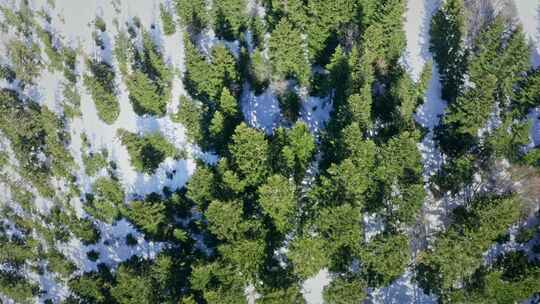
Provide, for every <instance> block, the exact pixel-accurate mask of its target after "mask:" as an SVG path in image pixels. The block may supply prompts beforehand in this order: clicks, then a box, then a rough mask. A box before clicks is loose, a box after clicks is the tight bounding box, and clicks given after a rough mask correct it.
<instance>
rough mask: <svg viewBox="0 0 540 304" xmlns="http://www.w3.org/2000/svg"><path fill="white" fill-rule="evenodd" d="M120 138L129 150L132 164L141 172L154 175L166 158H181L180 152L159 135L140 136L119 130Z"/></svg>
mask: <svg viewBox="0 0 540 304" xmlns="http://www.w3.org/2000/svg"><path fill="white" fill-rule="evenodd" d="M118 136H119V137H120V140H122V144H124V145H125V146H126V148H127V150H128V153H129V155H130V158H131V164H132V165H133V167H134V168H135V169H136V170H137V171H139V172H144V173H148V174H153V173H154V172H155V171H156V169H157V168H158V167H159V164H161V163H162V162H163V161H164V160H165V158H167V157H178V156H179V151H178V150H177V149H176V148H175V147H174V146H173V145H172V144H171V143H169V142H168V141H167V139H165V138H164V137H163V136H161V134H159V133H152V134H147V135H144V136H139V135H136V134H133V133H130V132H128V131H126V130H118Z"/></svg>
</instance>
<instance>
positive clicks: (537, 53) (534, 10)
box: [514, 0, 540, 67]
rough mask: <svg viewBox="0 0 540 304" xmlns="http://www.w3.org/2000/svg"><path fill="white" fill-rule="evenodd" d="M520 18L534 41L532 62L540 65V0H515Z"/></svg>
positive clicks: (535, 65) (526, 32) (529, 36)
mask: <svg viewBox="0 0 540 304" xmlns="http://www.w3.org/2000/svg"><path fill="white" fill-rule="evenodd" d="M514 4H515V5H516V8H517V13H518V18H519V21H521V24H522V25H523V31H524V32H525V34H526V35H527V37H528V38H529V40H530V41H531V43H532V49H531V53H532V59H531V60H532V64H533V66H534V67H538V66H539V65H540V22H539V18H538V17H539V14H540V1H538V0H514Z"/></svg>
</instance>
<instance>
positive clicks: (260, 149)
mask: <svg viewBox="0 0 540 304" xmlns="http://www.w3.org/2000/svg"><path fill="white" fill-rule="evenodd" d="M229 150H230V151H231V154H232V159H233V162H234V165H235V167H236V168H238V173H240V174H241V176H242V178H243V179H245V181H246V183H247V184H248V185H252V186H256V185H258V184H260V183H261V182H263V180H264V179H265V178H266V177H267V176H268V174H269V170H270V167H269V159H268V157H269V154H268V152H269V145H268V142H267V141H266V138H265V137H264V134H263V133H261V132H259V131H257V130H255V129H251V128H249V127H248V126H247V125H246V124H244V123H242V124H240V125H239V126H238V127H236V130H235V132H234V134H233V136H232V143H231V144H230V145H229Z"/></svg>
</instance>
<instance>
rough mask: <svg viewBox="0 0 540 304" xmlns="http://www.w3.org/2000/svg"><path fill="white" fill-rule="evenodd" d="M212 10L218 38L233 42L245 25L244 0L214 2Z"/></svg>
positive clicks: (218, 0) (245, 8)
mask: <svg viewBox="0 0 540 304" xmlns="http://www.w3.org/2000/svg"><path fill="white" fill-rule="evenodd" d="M212 9H213V18H214V30H215V32H216V34H217V35H218V37H223V38H225V39H227V40H234V38H237V37H238V36H239V34H240V32H241V31H242V30H243V29H244V28H245V27H246V25H247V21H248V15H247V1H246V0H216V1H215V2H214V5H213V7H212Z"/></svg>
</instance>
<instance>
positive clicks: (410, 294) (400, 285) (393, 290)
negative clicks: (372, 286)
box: [367, 270, 438, 304]
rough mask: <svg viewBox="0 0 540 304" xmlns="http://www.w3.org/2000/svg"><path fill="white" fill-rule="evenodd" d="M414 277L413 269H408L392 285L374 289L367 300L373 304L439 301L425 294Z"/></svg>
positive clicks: (432, 302)
mask: <svg viewBox="0 0 540 304" xmlns="http://www.w3.org/2000/svg"><path fill="white" fill-rule="evenodd" d="M412 279H413V273H412V271H410V270H407V271H406V272H405V273H404V274H403V275H402V276H401V277H400V278H399V279H397V280H396V281H395V282H394V283H393V284H392V285H390V286H388V287H385V288H380V289H376V290H374V291H372V292H371V293H370V297H369V300H368V301H367V302H368V303H373V304H379V303H380V304H403V303H415V304H436V303H438V302H437V300H436V299H435V298H433V297H430V296H428V295H426V294H424V293H423V292H422V289H420V288H419V287H418V286H416V284H414V283H413V282H412Z"/></svg>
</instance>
